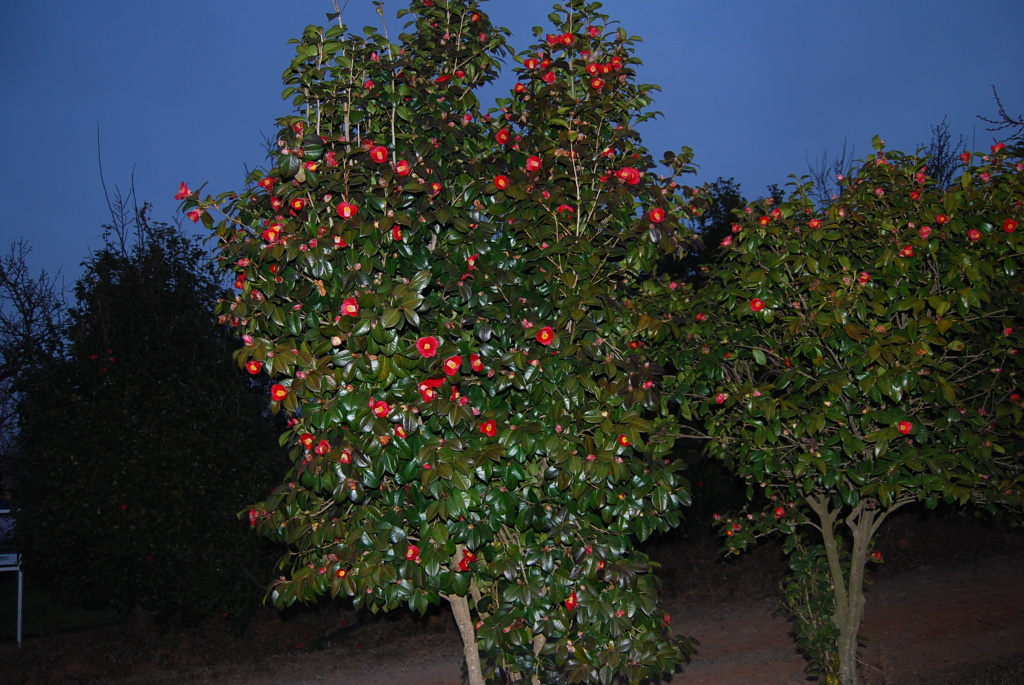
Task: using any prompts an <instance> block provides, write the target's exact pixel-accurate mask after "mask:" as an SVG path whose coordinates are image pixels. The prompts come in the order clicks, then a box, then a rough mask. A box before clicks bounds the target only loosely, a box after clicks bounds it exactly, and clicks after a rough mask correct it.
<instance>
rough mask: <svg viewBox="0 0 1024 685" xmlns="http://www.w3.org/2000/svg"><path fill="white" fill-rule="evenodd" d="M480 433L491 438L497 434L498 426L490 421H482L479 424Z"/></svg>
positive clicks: (492, 420)
mask: <svg viewBox="0 0 1024 685" xmlns="http://www.w3.org/2000/svg"><path fill="white" fill-rule="evenodd" d="M480 432H481V433H483V434H484V435H486V436H487V437H489V438H493V437H494V436H495V435H497V434H498V424H497V422H495V421H494V419H491V420H490V421H484V422H483V423H481V424H480Z"/></svg>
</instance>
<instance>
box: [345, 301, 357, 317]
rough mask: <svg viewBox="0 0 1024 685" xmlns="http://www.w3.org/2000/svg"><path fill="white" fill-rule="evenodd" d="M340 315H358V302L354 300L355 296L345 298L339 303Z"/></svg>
mask: <svg viewBox="0 0 1024 685" xmlns="http://www.w3.org/2000/svg"><path fill="white" fill-rule="evenodd" d="M341 315H342V316H359V303H358V302H356V298H354V297H349V298H346V299H345V301H344V302H342V303H341Z"/></svg>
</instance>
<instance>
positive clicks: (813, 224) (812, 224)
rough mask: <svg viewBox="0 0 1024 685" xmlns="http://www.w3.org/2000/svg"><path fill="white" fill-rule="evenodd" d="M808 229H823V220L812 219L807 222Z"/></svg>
mask: <svg viewBox="0 0 1024 685" xmlns="http://www.w3.org/2000/svg"><path fill="white" fill-rule="evenodd" d="M807 227H808V228H821V219H811V220H810V221H808V222H807Z"/></svg>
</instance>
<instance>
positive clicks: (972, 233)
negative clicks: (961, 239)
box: [967, 228, 981, 243]
mask: <svg viewBox="0 0 1024 685" xmlns="http://www.w3.org/2000/svg"><path fill="white" fill-rule="evenodd" d="M967 239H968V240H970V241H971V242H972V243H976V242H978V241H979V240H981V231H979V230H978V229H976V228H972V229H971V230H969V231H967Z"/></svg>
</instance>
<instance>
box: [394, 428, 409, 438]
mask: <svg viewBox="0 0 1024 685" xmlns="http://www.w3.org/2000/svg"><path fill="white" fill-rule="evenodd" d="M395 437H399V438H407V437H409V436H408V434H407V433H406V432H405V429H404V428H402V427H401V426H395Z"/></svg>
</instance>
